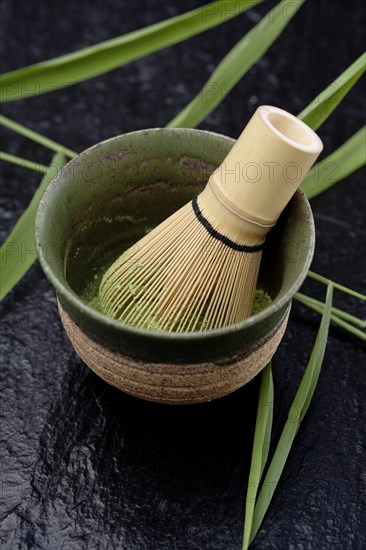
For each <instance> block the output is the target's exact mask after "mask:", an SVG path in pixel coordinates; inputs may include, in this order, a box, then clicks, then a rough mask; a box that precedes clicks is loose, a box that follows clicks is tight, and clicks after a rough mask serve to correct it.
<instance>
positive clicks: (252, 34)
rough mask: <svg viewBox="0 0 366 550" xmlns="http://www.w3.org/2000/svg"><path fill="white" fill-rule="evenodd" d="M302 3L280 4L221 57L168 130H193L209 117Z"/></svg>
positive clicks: (286, 2) (285, 2)
mask: <svg viewBox="0 0 366 550" xmlns="http://www.w3.org/2000/svg"><path fill="white" fill-rule="evenodd" d="M304 1H305V0H296V2H291V3H290V4H291V6H290V7H291V9H292V11H291V13H289V11H286V12H285V11H284V10H286V9H288V7H289V2H288V0H282V2H280V3H279V4H277V6H276V7H275V8H274V9H273V10H271V11H270V12H269V13H267V14H266V15H265V16H264V17H263V18H262V20H261V21H260V22H259V23H258V24H257V25H256V26H255V27H253V28H252V29H251V30H250V31H249V32H248V33H247V34H246V35H245V36H244V37H243V38H242V39H241V40H240V41H239V42H238V43H237V44H236V45H235V46H234V47H233V48H232V50H230V52H229V53H228V54H227V55H226V56H225V57H224V59H223V60H222V61H221V62H220V63H219V65H218V66H217V67H216V69H215V71H214V72H213V73H212V75H211V76H210V78H209V79H208V80H207V82H206V84H205V85H204V86H203V88H202V89H201V91H200V92H199V93H198V94H197V95H196V97H194V98H193V99H192V101H191V102H190V103H189V104H188V105H187V106H186V107H185V108H184V109H183V110H182V111H181V112H180V113H179V114H178V115H177V116H176V117H175V118H174V119H173V120H171V121H170V122H169V123H168V124H167V127H168V128H194V127H196V126H198V124H200V123H201V122H202V121H203V120H204V119H205V118H206V116H207V115H209V114H210V113H211V112H212V111H213V110H214V109H215V108H216V107H217V106H218V105H219V104H220V103H221V101H222V100H223V99H224V97H225V96H226V95H227V94H228V93H229V92H230V90H231V89H232V88H233V87H234V86H235V84H236V83H237V82H238V81H239V80H240V79H241V78H242V77H243V76H244V75H245V74H246V73H247V72H248V71H249V69H251V67H252V66H253V65H254V64H255V63H256V62H257V61H258V60H259V59H260V58H261V57H262V56H263V55H264V53H265V52H266V51H267V50H268V48H269V47H270V46H271V45H272V44H273V42H274V41H275V40H276V39H277V38H278V37H279V36H280V34H281V33H282V31H283V29H284V28H285V27H286V25H287V24H288V23H289V21H290V20H291V19H292V17H293V16H294V15H295V13H296V12H297V11H298V9H299V8H300V7H301V5H302V4H303V3H304Z"/></svg>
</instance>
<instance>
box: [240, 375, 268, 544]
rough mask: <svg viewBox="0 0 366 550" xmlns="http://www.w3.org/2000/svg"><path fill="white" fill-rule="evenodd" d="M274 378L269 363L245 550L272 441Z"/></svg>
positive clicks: (249, 494) (252, 468) (261, 401)
mask: <svg viewBox="0 0 366 550" xmlns="http://www.w3.org/2000/svg"><path fill="white" fill-rule="evenodd" d="M273 395H274V390H273V378H272V368H271V365H270V364H268V365H267V366H266V367H265V369H264V370H263V373H262V380H261V387H260V390H259V398H258V409H257V419H256V423H255V433H254V443H253V452H252V463H251V466H250V473H249V480H248V489H247V498H246V505H245V524H244V538H243V550H247V548H248V546H249V539H250V531H251V527H252V520H253V512H254V505H255V501H256V498H257V491H258V488H259V483H260V481H261V477H262V474H263V470H264V466H265V464H266V462H267V458H268V452H269V445H270V442H271V432H272V418H273Z"/></svg>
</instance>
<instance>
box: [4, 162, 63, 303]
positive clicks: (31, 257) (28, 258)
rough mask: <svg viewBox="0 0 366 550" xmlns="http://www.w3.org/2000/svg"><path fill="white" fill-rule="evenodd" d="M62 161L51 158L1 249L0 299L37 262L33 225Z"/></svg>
mask: <svg viewBox="0 0 366 550" xmlns="http://www.w3.org/2000/svg"><path fill="white" fill-rule="evenodd" d="M65 162H66V159H65V156H64V155H63V154H62V153H57V154H56V155H55V156H54V157H53V160H52V162H51V164H50V166H49V167H48V169H47V172H46V174H45V176H44V178H43V179H42V181H41V184H40V186H39V187H38V189H37V191H36V192H35V194H34V195H33V198H32V200H31V202H30V204H29V206H28V208H27V209H26V210H25V211H24V212H23V214H22V215H21V217H20V218H19V220H18V222H17V223H16V225H15V227H14V229H13V230H12V232H11V233H10V235H9V237H8V238H7V239H6V241H5V242H4V244H3V245H2V246H1V248H0V300H2V299H3V298H4V297H5V296H6V295H7V294H8V293H9V292H10V291H11V290H12V288H13V287H14V286H15V285H16V284H17V283H18V281H20V279H21V278H22V277H23V275H24V274H25V273H26V272H27V271H28V269H29V268H30V267H31V265H32V264H33V262H34V261H35V259H36V250H35V241H34V223H35V217H36V212H37V208H38V204H39V201H40V200H41V197H42V195H43V193H44V191H45V189H46V187H47V186H48V184H49V183H50V181H51V180H52V179H53V178H54V177H55V175H56V174H57V173H58V171H59V170H60V169H61V168H62V167H63V166H64V164H65Z"/></svg>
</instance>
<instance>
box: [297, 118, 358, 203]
mask: <svg viewBox="0 0 366 550" xmlns="http://www.w3.org/2000/svg"><path fill="white" fill-rule="evenodd" d="M365 164H366V126H363V128H361V129H360V130H359V131H358V132H356V133H355V134H354V135H353V136H352V137H351V138H350V139H348V140H347V141H346V142H345V143H344V144H343V145H341V147H339V148H338V149H337V150H336V151H334V152H333V153H332V154H330V155H329V156H328V157H326V158H325V159H324V160H322V161H321V162H319V163H318V164H316V165H315V166H314V168H312V170H311V171H310V172H309V173H308V175H307V176H306V177H305V179H304V181H303V182H302V184H301V189H302V190H303V191H304V192H305V193H306V196H307V197H308V199H312V198H314V197H316V196H318V195H320V193H323V192H324V191H326V190H327V189H329V188H330V187H332V186H333V185H335V184H336V183H338V182H339V181H341V180H343V179H344V178H346V177H348V176H350V175H351V174H353V172H356V170H359V169H360V168H362V167H363V166H365Z"/></svg>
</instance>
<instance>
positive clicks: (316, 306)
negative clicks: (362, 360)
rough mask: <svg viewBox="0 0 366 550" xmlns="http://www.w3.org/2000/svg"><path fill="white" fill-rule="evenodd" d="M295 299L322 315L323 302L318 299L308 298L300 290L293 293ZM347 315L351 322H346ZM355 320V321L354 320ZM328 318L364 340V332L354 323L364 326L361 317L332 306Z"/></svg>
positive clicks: (365, 340)
mask: <svg viewBox="0 0 366 550" xmlns="http://www.w3.org/2000/svg"><path fill="white" fill-rule="evenodd" d="M295 299H296V300H297V301H298V302H300V303H302V304H303V305H304V306H306V307H308V308H309V309H311V310H312V311H315V312H316V313H319V315H323V313H324V304H323V302H320V301H319V300H315V298H310V297H309V296H305V295H304V294H301V293H300V292H297V293H296V294H295ZM348 317H351V318H352V322H353V324H351V323H350V322H348V321H347V320H346V319H347V318H348ZM355 319H356V320H357V322H356V323H355V322H354V320H355ZM330 320H331V321H332V323H334V324H335V325H338V326H339V327H341V328H343V329H344V330H346V331H347V332H349V333H350V334H353V335H354V336H356V337H357V338H359V339H360V340H362V341H363V342H366V334H365V332H363V331H362V330H360V329H359V328H356V327H355V326H354V325H355V324H357V325H358V326H361V327H363V328H364V327H365V322H364V321H363V320H362V319H358V318H357V317H356V318H355V317H354V316H353V315H349V314H348V313H346V312H345V311H342V310H340V309H337V308H332V310H331V315H330Z"/></svg>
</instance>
